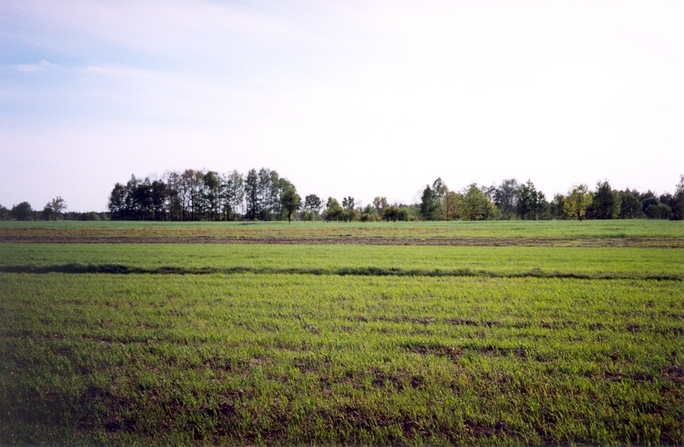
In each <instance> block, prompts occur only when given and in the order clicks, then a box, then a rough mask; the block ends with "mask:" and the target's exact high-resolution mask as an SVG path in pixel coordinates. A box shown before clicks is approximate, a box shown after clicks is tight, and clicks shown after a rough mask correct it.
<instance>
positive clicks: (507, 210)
mask: <svg viewBox="0 0 684 447" xmlns="http://www.w3.org/2000/svg"><path fill="white" fill-rule="evenodd" d="M519 188H520V185H519V184H518V181H517V180H516V179H514V178H510V179H506V180H504V181H502V182H501V184H500V185H499V186H498V187H497V188H496V189H495V190H494V205H496V207H497V208H499V211H501V218H502V219H510V218H512V217H513V216H514V215H515V214H516V211H517V207H518V190H519Z"/></svg>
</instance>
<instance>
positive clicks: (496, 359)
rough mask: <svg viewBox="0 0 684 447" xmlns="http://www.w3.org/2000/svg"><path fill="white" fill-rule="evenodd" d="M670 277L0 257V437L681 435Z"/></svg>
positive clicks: (208, 439)
mask: <svg viewBox="0 0 684 447" xmlns="http://www.w3.org/2000/svg"><path fill="white" fill-rule="evenodd" d="M683 304H684V291H683V290H682V287H681V283H679V282H674V281H643V280H640V281H631V280H606V281H582V280H573V279H538V278H524V279H508V278H499V279H492V278H488V279H482V278H429V277H427V278H426V277H400V278H394V277H393V278H389V277H358V276H346V277H342V276H332V275H330V276H310V275H277V274H271V275H255V274H239V275H202V276H197V275H182V276H179V275H132V276H131V275H129V276H120V275H65V274H55V273H50V274H42V275H31V274H7V273H5V274H0V359H1V360H2V361H0V377H1V378H2V387H1V391H0V392H1V393H2V394H1V395H0V398H1V402H2V424H1V425H0V436H1V438H0V439H1V440H2V443H3V444H14V443H18V444H79V445H83V444H101V443H104V444H117V445H139V444H145V445H147V444H185V445H187V444H197V443H208V444H216V443H220V444H281V443H285V444H302V443H305V444H312V443H318V444H354V445H356V444H380V445H387V444H448V443H455V444H473V443H475V444H506V445H510V444H526V445H527V444H549V443H552V444H556V443H561V444H573V443H580V444H597V445H609V444H681V443H682V442H684V438H683V437H682V425H681V420H682V416H684V407H683V403H682V389H683V383H682V367H684V350H683V341H682V340H683V336H684V328H683V327H682V319H683V317H684V309H683Z"/></svg>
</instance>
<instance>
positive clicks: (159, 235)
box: [0, 219, 684, 248]
mask: <svg viewBox="0 0 684 447" xmlns="http://www.w3.org/2000/svg"><path fill="white" fill-rule="evenodd" d="M107 241H108V242H150V243H152V242H176V243H200V242H203V243H212V242H213V243H220V242H223V243H250V242H252V243H254V242H256V243H309V244H312V243H322V244H331V243H347V244H390V245H392V244H397V245H400V244H425V245H478V246H479V245H536V246H538V245H570V246H572V245H581V246H594V245H603V246H640V245H641V246H661V247H670V246H676V247H680V248H681V247H684V242H683V241H684V225H683V224H682V222H672V221H662V220H645V219H643V220H614V221H583V222H577V221H506V222H503V221H493V222H462V221H457V222H398V223H325V222H292V223H287V222H273V223H267V222H191V223H175V222H73V221H69V222H0V242H74V243H78V242H107Z"/></svg>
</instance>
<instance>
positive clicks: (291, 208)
mask: <svg viewBox="0 0 684 447" xmlns="http://www.w3.org/2000/svg"><path fill="white" fill-rule="evenodd" d="M280 203H281V204H282V205H283V209H284V210H285V213H286V214H287V221H288V222H291V221H292V213H294V212H295V211H298V210H299V209H300V208H301V207H302V198H301V197H299V194H297V190H296V189H295V187H294V186H293V185H290V186H288V187H287V188H285V190H284V191H283V194H282V195H281V196H280Z"/></svg>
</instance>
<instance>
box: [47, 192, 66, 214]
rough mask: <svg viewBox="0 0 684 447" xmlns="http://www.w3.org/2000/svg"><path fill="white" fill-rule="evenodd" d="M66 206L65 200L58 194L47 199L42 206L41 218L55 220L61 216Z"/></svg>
mask: <svg viewBox="0 0 684 447" xmlns="http://www.w3.org/2000/svg"><path fill="white" fill-rule="evenodd" d="M66 208H67V205H66V201H65V200H64V199H63V198H61V197H60V196H57V197H55V198H54V199H52V200H51V201H49V202H48V203H47V204H46V205H45V207H44V208H43V213H42V219H43V220H57V219H58V218H60V217H61V214H62V211H64V210H65V209H66Z"/></svg>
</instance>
